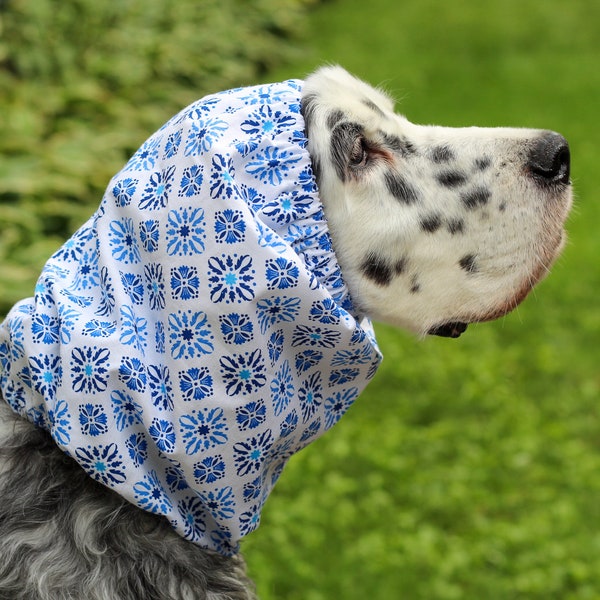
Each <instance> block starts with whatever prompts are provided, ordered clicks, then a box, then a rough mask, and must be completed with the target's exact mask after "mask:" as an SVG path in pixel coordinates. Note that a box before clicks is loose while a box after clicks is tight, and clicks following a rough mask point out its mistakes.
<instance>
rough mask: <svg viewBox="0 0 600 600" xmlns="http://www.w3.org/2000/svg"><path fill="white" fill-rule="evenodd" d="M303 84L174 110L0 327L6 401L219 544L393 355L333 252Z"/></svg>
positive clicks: (234, 544)
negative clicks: (354, 301) (357, 303)
mask: <svg viewBox="0 0 600 600" xmlns="http://www.w3.org/2000/svg"><path fill="white" fill-rule="evenodd" d="M301 88H302V82H301V81H296V80H292V81H287V82H284V83H278V84H273V85H266V86H258V87H253V88H242V89H237V90H232V91H228V92H223V93H220V94H215V95H212V96H207V97H206V98H204V99H202V100H199V101H198V102H196V103H194V104H192V105H191V106H190V107H188V108H186V109H185V110H183V111H182V112H181V113H180V114H179V115H177V116H175V117H174V118H173V119H171V120H170V121H169V122H168V123H167V124H166V125H165V126H164V127H163V128H162V129H160V130H159V131H158V132H156V133H155V134H154V135H153V136H152V137H150V138H149V139H148V141H146V142H145V143H144V145H143V146H142V147H141V148H140V150H138V152H137V153H136V154H135V155H134V156H133V157H132V158H131V160H130V161H129V162H128V163H127V164H126V165H125V167H124V168H123V170H122V171H121V172H120V173H118V175H117V176H116V177H115V178H114V179H113V180H112V181H111V183H110V184H109V186H108V189H107V191H106V193H105V195H104V198H103V201H102V203H101V205H100V207H99V209H98V211H97V212H96V213H95V214H94V215H93V217H92V218H91V219H90V220H89V221H88V222H87V223H86V224H85V225H84V226H83V227H82V228H81V229H80V230H79V231H78V232H77V233H76V234H75V235H74V236H73V237H72V238H71V239H70V240H69V241H68V242H67V243H66V244H65V245H64V246H63V247H62V248H61V249H60V250H59V251H58V252H57V253H56V254H55V255H54V256H53V257H52V258H51V259H50V260H49V261H48V263H47V264H46V266H45V268H44V270H43V272H42V275H41V277H40V279H39V282H38V284H37V288H36V292H35V297H34V298H29V299H27V300H24V301H22V302H20V303H19V304H17V305H16V306H15V307H14V308H13V309H12V310H11V312H10V314H9V315H8V317H7V319H6V320H5V321H4V323H3V324H2V325H1V326H0V385H1V391H2V395H3V396H4V398H5V400H6V401H7V402H8V403H9V404H10V406H11V407H12V408H13V409H14V410H15V411H16V412H17V413H19V414H20V415H22V416H23V417H25V418H27V419H29V420H30V421H32V422H33V423H35V424H36V425H37V426H39V427H42V428H44V429H46V430H48V431H49V432H50V434H51V435H52V437H53V438H54V440H55V441H56V443H57V444H58V445H59V446H60V447H61V448H62V449H63V450H64V452H66V453H67V454H68V455H69V456H71V457H72V458H73V459H75V460H76V461H77V462H78V463H79V464H80V465H81V466H82V467H83V468H84V469H85V470H86V471H87V473H88V474H89V475H90V476H91V477H93V478H94V479H95V480H97V481H99V482H101V483H103V484H104V485H106V486H108V487H110V488H111V489H113V490H115V491H116V492H118V493H119V494H121V495H122V496H123V497H124V498H126V499H127V500H128V501H130V502H132V503H133V504H135V505H137V506H139V507H140V508H142V509H144V510H147V511H150V512H152V513H156V514H159V515H164V516H165V517H166V518H167V519H168V520H169V521H170V522H171V523H172V525H173V527H174V528H175V529H176V530H177V532H178V533H179V534H180V535H182V536H183V537H184V538H186V539H188V540H190V541H192V542H194V543H196V544H198V545H200V546H203V547H208V548H212V549H215V550H217V551H218V552H221V553H222V554H233V553H235V552H236V551H237V549H238V542H239V540H240V539H241V538H242V537H243V536H245V535H246V534H247V533H249V532H250V531H252V530H254V529H255V528H256V527H257V526H258V523H259V519H260V511H261V508H262V506H263V504H264V502H265V500H266V498H267V496H268V495H269V492H270V491H271V489H272V488H273V485H274V484H275V482H276V480H277V478H278V477H279V475H280V473H281V471H282V469H283V467H284V465H285V463H286V461H287V460H288V459H289V457H290V456H291V455H292V454H294V453H295V452H297V451H298V450H300V449H301V448H303V447H304V446H306V445H307V444H308V443H309V442H311V441H313V440H314V439H316V438H317V437H318V436H320V435H321V434H322V433H323V432H325V431H326V430H327V429H329V428H330V427H331V426H332V425H334V424H335V423H336V422H337V421H338V419H339V418H340V417H341V416H342V415H343V414H344V412H345V411H346V410H347V409H348V407H349V406H350V405H351V404H352V403H353V402H354V401H355V399H356V398H357V396H358V395H359V393H360V392H361V391H362V390H363V388H364V387H365V385H366V384H367V382H368V381H369V379H370V378H371V377H372V376H373V374H374V373H375V371H376V369H377V366H378V365H379V362H380V359H381V356H380V353H379V350H378V348H377V345H376V342H375V338H374V334H373V330H372V327H371V324H370V322H369V321H368V320H367V319H362V320H361V322H360V323H359V322H357V319H358V317H356V315H354V314H353V309H352V305H351V300H350V297H349V295H348V291H347V289H346V287H345V285H344V281H343V279H342V274H341V272H340V268H339V266H338V263H337V260H336V257H335V255H334V253H333V250H332V247H331V241H330V237H329V233H328V229H327V223H326V221H325V218H324V215H323V211H322V205H321V202H320V200H319V196H318V191H317V186H316V182H315V179H314V176H313V173H312V170H311V164H310V157H309V154H308V152H307V150H306V149H305V144H306V139H305V137H304V121H303V118H302V116H301V114H300V92H301Z"/></svg>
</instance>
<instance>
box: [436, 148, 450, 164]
mask: <svg viewBox="0 0 600 600" xmlns="http://www.w3.org/2000/svg"><path fill="white" fill-rule="evenodd" d="M430 156H431V160H432V162H434V163H436V164H441V163H447V162H450V161H451V160H454V152H453V151H452V150H451V149H450V148H449V147H448V146H435V147H434V148H433V149H432V150H431V154H430Z"/></svg>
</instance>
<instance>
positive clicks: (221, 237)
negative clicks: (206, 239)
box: [215, 209, 246, 244]
mask: <svg viewBox="0 0 600 600" xmlns="http://www.w3.org/2000/svg"><path fill="white" fill-rule="evenodd" d="M245 233H246V223H244V215H243V213H242V211H240V210H231V209H227V210H224V211H222V212H218V213H217V214H216V215H215V234H216V237H215V239H216V241H217V243H219V244H238V243H240V242H243V241H244V239H245Z"/></svg>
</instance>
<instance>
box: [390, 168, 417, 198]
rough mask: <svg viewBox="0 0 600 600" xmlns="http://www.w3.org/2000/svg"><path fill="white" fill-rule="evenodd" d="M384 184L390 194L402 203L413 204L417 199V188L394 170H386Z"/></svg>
mask: <svg viewBox="0 0 600 600" xmlns="http://www.w3.org/2000/svg"><path fill="white" fill-rule="evenodd" d="M385 185H386V187H387V189H388V191H389V192H390V194H391V195H392V196H393V197H394V198H395V199H396V200H398V201H399V202H401V203H402V204H408V205H410V204H414V203H415V202H417V201H418V200H419V194H418V193H417V190H415V188H414V187H413V186H412V185H410V184H409V183H408V182H407V181H406V180H405V179H404V178H403V177H401V176H400V175H399V174H398V173H395V172H394V171H386V173H385Z"/></svg>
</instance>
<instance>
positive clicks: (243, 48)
mask: <svg viewBox="0 0 600 600" xmlns="http://www.w3.org/2000/svg"><path fill="white" fill-rule="evenodd" d="M316 1H317V0H177V1H173V0H152V1H151V2H148V1H144V0H123V1H119V2H97V1H96V0H64V1H62V2H60V3H59V4H57V3H56V2H54V1H53V0H4V1H2V2H0V265H2V268H1V269H0V290H2V292H1V294H0V314H2V313H5V312H6V311H7V309H8V308H9V307H10V306H11V305H12V303H13V302H14V301H15V300H17V299H20V298H22V297H24V296H29V295H31V293H32V289H33V288H32V282H33V281H35V279H36V277H37V274H38V273H39V271H40V269H41V266H42V264H43V263H44V261H45V260H46V259H47V257H48V256H49V255H50V254H51V253H52V252H53V251H54V250H55V249H56V248H57V247H58V246H59V245H60V243H61V242H62V241H63V240H64V239H65V238H66V237H68V236H69V235H70V234H71V233H72V232H73V231H74V230H75V229H76V228H77V226H79V225H80V224H81V223H82V222H83V221H85V220H86V219H87V217H88V216H89V215H90V213H91V212H92V210H93V208H94V207H95V206H96V205H97V204H98V203H99V201H100V198H101V197H102V194H103V192H104V189H105V187H106V185H107V184H108V182H109V180H110V178H111V177H112V176H113V175H114V174H115V172H116V171H117V170H118V169H119V168H120V167H121V166H122V164H123V163H124V161H125V160H126V159H127V158H128V157H129V156H130V154H131V153H132V152H133V151H135V149H136V148H137V147H138V146H139V144H140V143H141V142H142V141H143V140H144V139H145V138H146V137H147V136H148V135H149V134H150V133H152V132H153V131H154V130H155V129H156V128H157V127H158V126H160V125H161V124H162V123H163V122H164V121H165V120H166V119H167V118H169V117H170V116H171V115H172V114H173V113H175V112H176V111H178V110H179V109H181V108H182V107H183V106H185V105H186V104H188V103H189V102H191V101H193V100H194V99H196V98H198V97H201V96H203V95H204V94H206V93H209V92H213V91H217V90H220V89H226V88H228V87H232V86H237V85H242V84H247V83H250V82H253V81H255V80H256V79H257V77H259V76H261V75H262V74H264V73H265V72H267V71H268V70H269V69H272V68H273V67H274V66H275V65H277V64H280V63H281V62H282V60H285V59H289V58H290V57H292V56H293V55H294V51H298V50H297V49H296V50H295V47H294V39H296V38H297V37H298V36H299V35H300V34H301V33H302V31H303V24H304V22H305V21H304V18H305V13H306V12H307V8H308V7H309V6H310V5H311V4H314V3H315V2H316Z"/></svg>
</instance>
